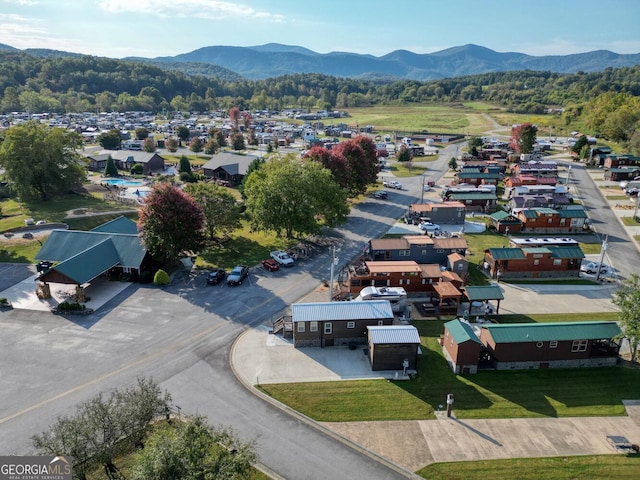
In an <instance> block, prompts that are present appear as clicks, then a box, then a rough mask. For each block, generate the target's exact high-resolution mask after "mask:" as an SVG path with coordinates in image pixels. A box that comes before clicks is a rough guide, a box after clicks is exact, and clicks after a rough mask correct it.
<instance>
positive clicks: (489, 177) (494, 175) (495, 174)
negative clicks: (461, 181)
mask: <svg viewBox="0 0 640 480" xmlns="http://www.w3.org/2000/svg"><path fill="white" fill-rule="evenodd" d="M456 176H457V177H458V178H482V179H487V180H494V179H496V178H500V173H499V172H468V171H467V170H463V171H462V172H458V173H456Z"/></svg>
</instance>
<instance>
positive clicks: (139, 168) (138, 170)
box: [131, 163, 144, 175]
mask: <svg viewBox="0 0 640 480" xmlns="http://www.w3.org/2000/svg"><path fill="white" fill-rule="evenodd" d="M143 172H144V169H143V168H142V165H140V164H139V163H137V164H135V165H134V166H133V167H131V175H142V173H143Z"/></svg>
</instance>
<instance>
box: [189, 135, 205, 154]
mask: <svg viewBox="0 0 640 480" xmlns="http://www.w3.org/2000/svg"><path fill="white" fill-rule="evenodd" d="M189 150H191V151H192V152H193V153H195V154H196V155H198V154H199V153H200V152H201V151H202V150H204V143H203V142H202V140H200V137H194V138H193V140H191V143H190V144H189Z"/></svg>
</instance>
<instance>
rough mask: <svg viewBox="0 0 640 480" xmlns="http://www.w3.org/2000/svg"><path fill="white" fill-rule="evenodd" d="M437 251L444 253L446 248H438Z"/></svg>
mask: <svg viewBox="0 0 640 480" xmlns="http://www.w3.org/2000/svg"><path fill="white" fill-rule="evenodd" d="M436 253H444V249H442V248H439V249H438V250H436Z"/></svg>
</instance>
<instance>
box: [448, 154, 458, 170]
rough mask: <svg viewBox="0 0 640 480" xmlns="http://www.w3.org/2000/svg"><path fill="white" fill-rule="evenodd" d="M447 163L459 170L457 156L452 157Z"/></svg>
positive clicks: (451, 168) (451, 167) (450, 167)
mask: <svg viewBox="0 0 640 480" xmlns="http://www.w3.org/2000/svg"><path fill="white" fill-rule="evenodd" d="M447 165H448V166H449V169H450V170H454V171H455V170H458V160H456V157H451V158H450V159H449V163H448V164H447Z"/></svg>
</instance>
